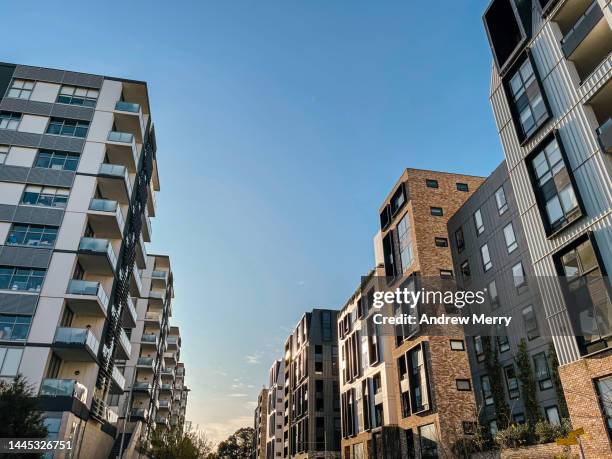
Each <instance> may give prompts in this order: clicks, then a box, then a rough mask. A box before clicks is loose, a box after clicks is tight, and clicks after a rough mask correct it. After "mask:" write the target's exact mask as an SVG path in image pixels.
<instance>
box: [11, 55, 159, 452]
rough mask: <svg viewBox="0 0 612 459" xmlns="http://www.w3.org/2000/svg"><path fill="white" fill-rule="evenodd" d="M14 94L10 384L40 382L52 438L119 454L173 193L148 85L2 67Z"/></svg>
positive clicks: (82, 448) (79, 448)
mask: <svg viewBox="0 0 612 459" xmlns="http://www.w3.org/2000/svg"><path fill="white" fill-rule="evenodd" d="M0 95H2V99H1V101H0V242H1V243H2V246H1V247H0V266H1V268H0V269H1V270H2V280H1V281H0V304H1V306H0V320H2V322H3V326H2V332H1V336H0V376H2V377H3V378H11V377H14V376H15V375H16V374H17V373H21V374H23V375H24V376H25V377H26V378H27V381H28V383H29V384H30V385H31V386H32V387H33V389H34V390H35V391H36V392H37V393H38V394H39V400H40V406H41V408H42V409H43V411H44V417H45V423H46V425H47V427H48V430H49V438H51V439H57V440H71V441H72V444H73V445H75V448H74V451H73V455H74V456H75V457H78V456H79V455H80V454H81V455H86V456H87V457H100V458H102V457H104V458H106V457H108V455H109V452H110V450H111V448H112V447H113V444H114V442H115V440H116V435H117V428H118V425H119V424H118V421H120V420H119V415H120V412H119V410H118V408H117V407H118V405H116V406H113V403H115V402H116V401H117V399H118V397H120V396H121V395H122V394H123V393H124V391H125V390H126V389H128V388H129V383H128V382H127V381H126V376H127V377H128V378H129V377H130V375H129V374H128V375H126V372H127V367H128V366H129V365H128V364H126V362H129V361H130V360H131V359H132V356H133V355H135V354H134V353H135V352H139V351H137V349H136V347H135V346H134V341H133V340H131V339H130V335H132V333H133V330H134V329H137V325H138V319H139V318H140V316H139V313H138V312H137V305H138V306H140V304H139V302H140V298H141V296H142V295H140V294H139V292H138V288H139V287H142V286H141V285H140V284H142V283H143V280H142V274H143V273H142V271H147V266H146V263H147V260H148V258H147V256H146V251H145V242H144V241H145V240H147V241H148V240H150V236H151V227H150V220H149V219H150V217H151V216H154V215H155V194H156V193H157V191H159V179H158V173H157V161H156V143H155V131H154V128H153V124H152V120H151V115H150V107H149V99H148V92H147V86H146V83H144V82H139V81H131V80H126V79H120V78H112V77H105V76H98V75H91V74H84V73H77V72H70V71H64V70H55V69H48V68H40V67H30V66H22V65H13V64H0Z"/></svg>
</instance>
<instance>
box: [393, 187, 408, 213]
mask: <svg viewBox="0 0 612 459" xmlns="http://www.w3.org/2000/svg"><path fill="white" fill-rule="evenodd" d="M405 202H406V194H405V192H404V185H403V184H402V185H400V187H399V188H398V189H397V191H396V192H395V193H394V194H393V197H392V198H391V203H390V204H391V215H395V214H397V212H398V211H399V210H400V209H401V208H402V207H403V206H404V203H405Z"/></svg>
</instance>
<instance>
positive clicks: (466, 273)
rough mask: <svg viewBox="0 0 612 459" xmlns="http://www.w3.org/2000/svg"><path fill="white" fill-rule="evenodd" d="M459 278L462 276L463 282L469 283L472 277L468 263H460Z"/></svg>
mask: <svg viewBox="0 0 612 459" xmlns="http://www.w3.org/2000/svg"><path fill="white" fill-rule="evenodd" d="M461 276H463V280H464V281H466V282H467V281H469V280H470V278H471V276H472V271H470V263H469V262H468V261H467V260H465V261H464V262H463V263H461Z"/></svg>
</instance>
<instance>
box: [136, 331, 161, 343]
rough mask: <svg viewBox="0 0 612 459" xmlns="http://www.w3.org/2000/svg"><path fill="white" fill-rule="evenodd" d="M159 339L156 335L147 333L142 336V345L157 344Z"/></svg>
mask: <svg viewBox="0 0 612 459" xmlns="http://www.w3.org/2000/svg"><path fill="white" fill-rule="evenodd" d="M158 339H159V337H158V336H157V335H156V334H154V333H145V334H143V335H142V338H141V339H140V341H141V342H142V343H155V344H157V341H158Z"/></svg>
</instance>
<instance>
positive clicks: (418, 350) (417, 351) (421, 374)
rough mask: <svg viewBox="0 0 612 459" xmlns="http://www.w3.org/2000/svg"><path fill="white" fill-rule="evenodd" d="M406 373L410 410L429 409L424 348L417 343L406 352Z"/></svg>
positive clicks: (420, 410)
mask: <svg viewBox="0 0 612 459" xmlns="http://www.w3.org/2000/svg"><path fill="white" fill-rule="evenodd" d="M407 357H408V359H407V363H408V374H409V377H410V399H411V400H412V412H413V413H419V412H422V411H427V410H429V378H428V377H427V367H426V366H425V349H424V347H423V344H422V343H421V344H419V345H417V346H415V347H414V348H412V349H411V350H409V351H408V353H407Z"/></svg>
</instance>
